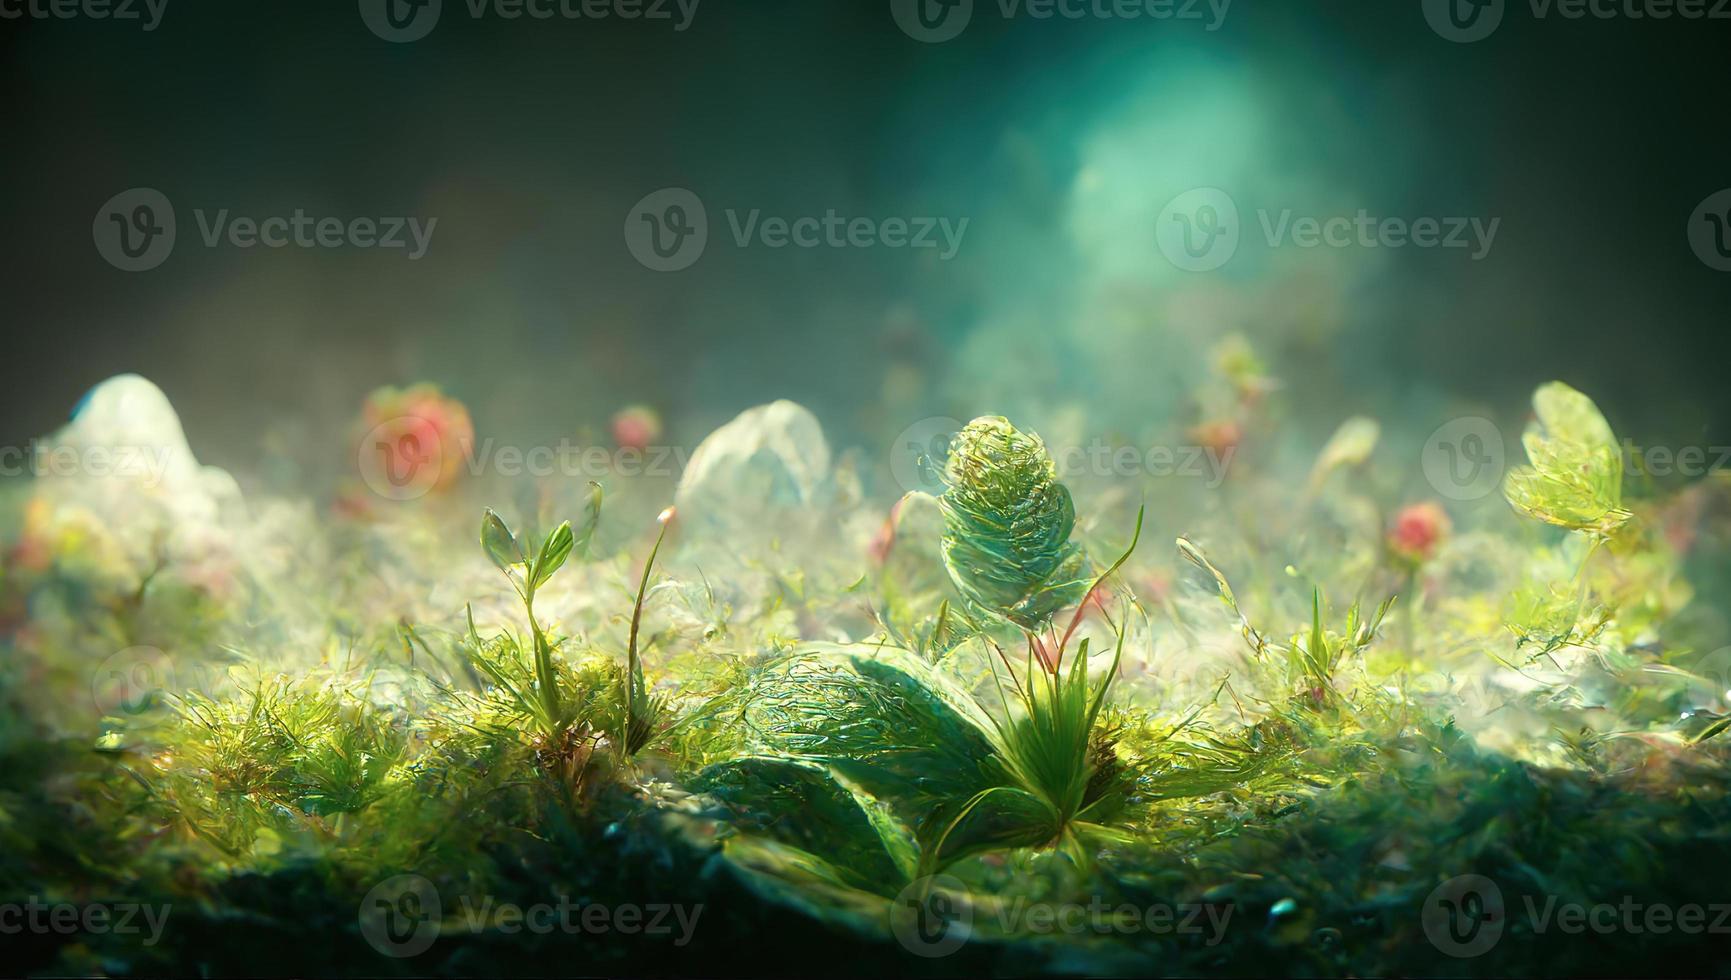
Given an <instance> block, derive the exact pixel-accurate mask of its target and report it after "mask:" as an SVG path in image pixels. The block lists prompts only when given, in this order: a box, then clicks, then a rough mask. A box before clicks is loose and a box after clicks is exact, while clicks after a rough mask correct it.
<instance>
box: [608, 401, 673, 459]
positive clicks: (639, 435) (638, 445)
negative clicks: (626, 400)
mask: <svg viewBox="0 0 1731 980" xmlns="http://www.w3.org/2000/svg"><path fill="white" fill-rule="evenodd" d="M660 438H661V416H659V415H657V414H655V409H653V408H650V407H648V406H646V405H628V406H626V407H625V408H622V409H620V410H619V411H618V412H617V413H616V414H614V416H613V444H614V445H616V446H618V447H619V448H620V449H636V450H638V451H642V450H644V449H648V448H649V447H650V446H652V445H654V444H655V443H656V441H657V440H659V439H660Z"/></svg>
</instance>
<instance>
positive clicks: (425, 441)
mask: <svg viewBox="0 0 1731 980" xmlns="http://www.w3.org/2000/svg"><path fill="white" fill-rule="evenodd" d="M356 428H357V429H358V430H359V431H360V433H361V434H360V436H359V438H358V439H357V440H356V442H355V454H356V459H357V461H358V463H359V465H360V469H361V475H362V477H363V478H364V479H365V480H366V483H367V485H368V487H370V488H371V489H372V490H373V491H374V492H376V493H379V494H380V495H382V496H385V497H387V498H391V499H398V500H406V499H412V498H414V497H419V496H422V495H425V494H428V493H438V492H443V491H445V490H449V489H450V488H451V485H452V484H454V483H455V482H456V480H457V477H458V476H459V475H460V474H461V473H462V472H463V463H464V461H465V460H466V459H467V458H468V457H469V454H470V452H471V450H472V447H473V446H474V443H475V427H474V425H473V424H472V423H471V422H470V421H469V410H468V409H467V408H464V407H463V403H462V402H460V401H457V400H456V399H455V398H450V397H447V396H446V395H445V394H444V393H443V392H441V391H440V390H439V387H438V386H437V385H434V384H427V383H422V384H417V385H411V386H409V387H407V388H380V389H378V390H377V391H374V392H373V393H372V394H370V395H368V396H367V400H366V402H365V403H364V404H363V405H362V406H361V418H360V421H359V423H358V424H357V426H356Z"/></svg>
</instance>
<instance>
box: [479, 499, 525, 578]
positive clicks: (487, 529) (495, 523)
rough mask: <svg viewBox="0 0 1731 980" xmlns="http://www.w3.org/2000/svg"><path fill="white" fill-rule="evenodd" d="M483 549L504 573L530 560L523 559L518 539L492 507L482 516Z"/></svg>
mask: <svg viewBox="0 0 1731 980" xmlns="http://www.w3.org/2000/svg"><path fill="white" fill-rule="evenodd" d="M481 547H482V548H483V549H485V550H486V552H487V557H488V558H491V559H492V560H493V564H494V565H497V566H498V567H499V570H500V571H502V572H509V571H510V570H511V566H512V565H521V564H523V563H524V562H526V561H527V560H528V559H526V558H524V557H523V549H522V547H521V546H520V545H518V544H517V538H516V536H515V535H513V534H512V533H511V528H510V526H509V525H507V524H506V523H505V519H504V518H502V517H500V516H499V515H498V514H496V513H494V512H493V509H492V508H490V507H489V508H488V509H487V512H486V513H485V514H483V515H482V516H481Z"/></svg>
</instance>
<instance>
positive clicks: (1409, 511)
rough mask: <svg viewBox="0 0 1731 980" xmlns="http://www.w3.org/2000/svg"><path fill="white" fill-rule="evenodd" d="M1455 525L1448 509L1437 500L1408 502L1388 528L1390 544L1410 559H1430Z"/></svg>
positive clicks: (1419, 560)
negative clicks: (1450, 518)
mask: <svg viewBox="0 0 1731 980" xmlns="http://www.w3.org/2000/svg"><path fill="white" fill-rule="evenodd" d="M1452 528H1453V525H1452V524H1450V523H1449V516H1448V514H1447V512H1445V511H1444V510H1443V509H1442V505H1441V504H1439V503H1437V502H1436V501H1434V500H1426V501H1423V502H1422V503H1416V504H1408V505H1406V506H1405V507H1402V508H1401V509H1400V512H1399V513H1397V514H1395V516H1394V525H1393V526H1392V527H1390V528H1389V530H1388V547H1389V550H1391V551H1393V552H1394V553H1395V554H1396V555H1398V556H1399V557H1401V558H1404V559H1406V560H1407V561H1410V562H1414V563H1417V562H1423V561H1427V560H1429V559H1430V557H1431V555H1433V554H1435V553H1436V549H1437V545H1438V544H1440V543H1442V539H1443V538H1445V537H1447V536H1448V533H1449V531H1450V530H1451V529H1452Z"/></svg>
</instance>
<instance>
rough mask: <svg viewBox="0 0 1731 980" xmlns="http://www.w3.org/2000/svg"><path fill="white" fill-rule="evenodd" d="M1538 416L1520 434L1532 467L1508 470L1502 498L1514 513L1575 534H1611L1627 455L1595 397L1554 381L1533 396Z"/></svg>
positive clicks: (1619, 514) (1617, 523) (1620, 516)
mask: <svg viewBox="0 0 1731 980" xmlns="http://www.w3.org/2000/svg"><path fill="white" fill-rule="evenodd" d="M1533 411H1534V414H1535V415H1536V416H1537V418H1536V419H1535V420H1534V422H1533V424H1531V425H1529V426H1528V427H1527V431H1526V432H1525V433H1524V434H1523V435H1522V436H1521V444H1522V445H1523V446H1525V447H1526V450H1527V459H1528V460H1529V463H1530V465H1528V466H1520V467H1516V468H1514V469H1512V470H1510V471H1509V475H1508V478H1507V479H1506V480H1505V481H1504V484H1503V495H1504V496H1505V497H1507V498H1508V501H1509V503H1510V505H1512V506H1513V507H1514V508H1515V510H1517V511H1519V512H1521V513H1522V514H1525V515H1526V516H1528V517H1531V518H1533V519H1535V520H1540V521H1544V522H1545V523H1547V524H1555V525H1557V526H1558V527H1566V528H1568V529H1570V530H1573V531H1588V532H1592V533H1595V534H1599V535H1609V534H1610V533H1611V532H1613V531H1615V530H1616V529H1617V528H1618V527H1621V526H1622V525H1623V524H1624V523H1625V522H1626V521H1628V520H1629V518H1630V516H1631V515H1630V514H1629V512H1628V511H1626V510H1623V509H1622V503H1623V457H1622V452H1621V450H1620V449H1619V447H1618V445H1617V437H1616V435H1615V434H1614V433H1612V431H1611V426H1610V424H1609V423H1607V422H1606V421H1605V417H1604V416H1603V415H1601V414H1600V413H1599V409H1598V408H1597V407H1596V406H1595V405H1594V404H1593V401H1592V399H1590V398H1588V397H1587V396H1586V395H1583V394H1581V393H1580V392H1578V391H1576V390H1575V389H1573V388H1571V387H1569V386H1568V385H1566V384H1563V383H1562V382H1561V381H1553V382H1551V383H1549V384H1546V385H1542V386H1540V388H1539V389H1538V390H1537V391H1536V392H1534V393H1533Z"/></svg>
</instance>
